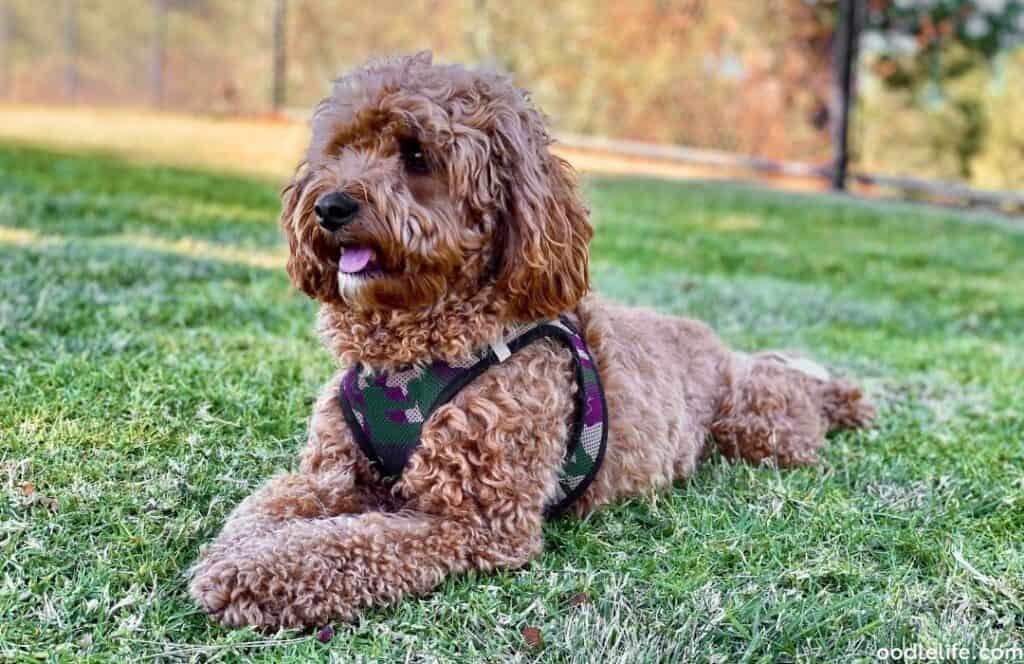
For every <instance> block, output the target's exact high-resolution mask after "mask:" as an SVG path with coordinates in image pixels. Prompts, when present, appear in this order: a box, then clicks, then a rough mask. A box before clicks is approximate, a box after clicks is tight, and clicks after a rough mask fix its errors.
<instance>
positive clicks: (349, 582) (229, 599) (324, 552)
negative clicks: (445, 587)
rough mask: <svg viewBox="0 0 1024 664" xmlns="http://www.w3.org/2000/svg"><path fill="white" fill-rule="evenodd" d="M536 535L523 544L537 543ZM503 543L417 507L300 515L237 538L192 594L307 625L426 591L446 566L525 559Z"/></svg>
mask: <svg viewBox="0 0 1024 664" xmlns="http://www.w3.org/2000/svg"><path fill="white" fill-rule="evenodd" d="M535 540H536V541H535V543H534V544H533V545H531V546H529V547H528V548H530V549H535V550H539V546H540V538H539V533H538V534H537V535H536V538H535ZM501 549H502V547H496V546H494V544H493V538H492V537H491V535H490V533H489V532H488V531H487V529H486V528H484V527H482V526H480V525H474V524H471V523H469V522H465V521H457V520H451V519H449V518H446V517H442V516H435V515H428V514H424V513H420V512H412V511H403V512H397V513H386V512H370V513H365V514H353V515H344V516H338V517H331V518H324V519H313V520H298V521H292V522H289V523H287V524H285V525H283V526H281V527H280V528H278V529H276V530H274V531H273V532H271V533H269V534H267V535H264V536H262V537H257V538H248V539H243V540H241V541H240V542H239V543H238V544H237V545H236V546H235V548H234V549H233V550H232V551H231V552H230V553H229V554H227V555H224V556H221V557H220V558H218V559H217V560H216V561H215V562H213V563H212V564H210V565H208V566H207V567H206V568H205V569H204V570H203V573H202V575H201V576H198V577H197V578H196V579H195V580H194V582H193V584H192V594H193V596H195V597H196V598H197V599H198V600H199V602H200V603H201V604H202V606H203V608H205V609H206V610H207V611H208V612H210V613H211V614H212V615H214V616H216V617H217V618H218V619H219V620H220V622H222V623H223V624H225V625H231V626H242V625H253V626H256V627H260V628H263V629H274V628H278V627H301V626H315V625H321V624H324V623H326V622H327V621H329V620H331V619H332V618H334V619H341V620H348V619H352V618H354V617H355V615H356V613H357V611H358V610H359V609H361V608H364V607H369V606H381V605H386V604H390V603H392V602H394V601H396V600H398V599H399V598H400V597H402V596H404V595H408V594H422V593H426V592H428V591H430V590H431V589H433V588H434V587H436V586H437V585H438V584H439V583H440V582H441V581H442V580H443V579H444V578H445V577H446V576H447V575H448V574H450V573H452V572H458V571H461V570H465V569H468V568H470V567H474V566H483V567H492V566H494V565H495V564H501V563H502V562H504V563H506V564H507V563H511V562H516V563H518V564H522V562H525V560H527V559H528V558H529V555H523V554H527V553H528V552H526V551H520V552H519V555H512V556H509V555H508V554H510V553H512V551H508V550H506V552H505V554H504V555H502V554H500V551H501ZM498 557H501V558H502V559H501V560H498V559H496V558H498Z"/></svg>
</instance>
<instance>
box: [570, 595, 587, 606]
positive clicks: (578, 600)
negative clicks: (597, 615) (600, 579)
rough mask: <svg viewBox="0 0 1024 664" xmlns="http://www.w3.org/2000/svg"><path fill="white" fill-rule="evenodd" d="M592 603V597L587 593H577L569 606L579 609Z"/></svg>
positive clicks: (571, 598)
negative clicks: (578, 607)
mask: <svg viewBox="0 0 1024 664" xmlns="http://www.w3.org/2000/svg"><path fill="white" fill-rule="evenodd" d="M589 601H590V596H589V595H587V593H576V594H575V595H573V596H572V597H570V598H569V606H572V607H577V606H583V605H584V604H586V603H587V602H589Z"/></svg>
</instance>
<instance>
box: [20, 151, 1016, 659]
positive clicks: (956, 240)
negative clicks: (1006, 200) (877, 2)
mask: <svg viewBox="0 0 1024 664" xmlns="http://www.w3.org/2000/svg"><path fill="white" fill-rule="evenodd" d="M587 190H588V196H589V199H590V201H591V203H592V205H593V208H594V210H595V216H596V220H597V235H596V239H595V241H594V245H593V251H594V272H595V277H596V282H597V285H598V288H599V290H601V291H603V292H604V293H606V294H608V295H611V296H613V297H616V298H619V299H621V300H625V301H629V302H636V303H643V304H648V305H653V306H655V307H658V308H659V309H662V310H664V311H670V312H674V313H679V314H687V315H692V316H694V317H697V318H701V319H703V320H706V321H708V322H709V323H711V324H712V325H714V326H715V327H716V328H717V329H718V330H719V331H720V332H721V334H722V335H723V336H724V337H725V338H726V339H727V340H728V341H729V342H731V343H732V344H735V345H737V346H740V347H743V348H749V349H753V348H759V347H762V346H776V347H787V348H797V349H802V350H805V351H807V352H809V353H810V354H812V355H814V356H815V357H817V358H820V359H821V360H823V361H825V362H827V363H828V364H829V365H830V366H832V367H834V368H835V369H837V370H838V371H840V372H843V373H850V374H854V375H856V376H859V377H861V378H862V379H863V382H864V384H865V385H866V387H867V389H868V391H869V392H870V393H871V394H872V395H873V397H874V398H875V399H876V400H877V401H878V402H879V404H880V406H881V412H880V418H879V423H878V426H877V427H876V428H875V429H874V430H871V431H867V432H856V433H851V434H842V435H838V436H835V437H834V438H833V439H832V441H831V444H830V446H829V448H828V451H827V454H826V457H825V462H824V463H823V464H821V465H820V466H818V467H815V468H810V469H803V470H798V471H792V472H781V473H780V472H776V471H773V470H770V469H755V468H750V467H747V466H743V465H737V466H733V465H729V464H728V463H725V462H723V461H722V460H721V459H717V458H716V459H713V460H712V461H710V462H709V463H707V464H705V465H704V467H703V468H702V470H701V471H700V472H699V474H698V475H697V476H696V477H695V478H694V479H693V480H692V481H690V482H687V483H685V484H681V485H679V486H677V487H676V489H675V490H674V491H672V492H671V493H669V494H666V495H661V496H658V497H657V499H656V500H654V501H653V502H651V501H647V500H635V501H633V502H630V503H628V504H624V505H621V506H618V507H615V508H612V509H608V510H606V511H603V512H601V513H599V514H597V515H594V516H593V517H592V518H590V519H589V520H586V521H576V520H571V519H569V520H562V521H558V522H556V523H553V524H551V525H550V526H548V528H547V539H548V546H547V553H546V554H545V555H544V557H543V558H541V559H540V560H539V561H537V562H535V563H534V564H532V565H530V566H529V567H528V568H527V569H525V570H521V571H518V572H508V573H502V574H496V575H467V576H460V577H457V578H454V579H450V580H449V581H447V582H446V583H445V584H444V585H443V586H442V587H441V588H440V589H439V590H438V592H436V593H435V594H433V595H431V596H429V597H426V598H423V599H410V600H408V601H405V602H403V603H401V604H400V605H398V606H396V607H394V608H391V609H387V610H381V611H375V612H371V613H367V614H366V615H364V617H363V620H362V621H361V623H360V624H359V625H338V626H337V633H336V635H335V636H334V638H333V640H331V641H330V642H329V643H328V644H326V645H325V644H321V643H320V642H318V641H317V640H316V639H315V638H312V637H310V636H308V635H301V634H294V633H288V634H281V635H278V636H277V637H274V642H272V643H267V642H266V641H265V640H264V637H262V636H260V635H258V634H255V633H253V632H249V631H239V632H229V631H226V630H224V629H221V628H220V627H217V626H215V625H214V624H212V623H211V622H210V621H209V620H208V619H207V618H206V617H205V616H204V615H202V614H200V613H198V612H197V610H196V609H195V607H194V606H193V605H192V603H191V602H190V601H189V599H188V597H187V594H186V589H185V581H184V572H185V570H186V569H187V568H188V566H189V565H190V564H191V563H192V561H193V560H194V559H195V557H196V552H197V549H198V547H199V545H200V544H201V543H203V542H204V541H206V540H208V539H209V538H210V537H211V536H212V535H214V534H215V533H216V532H217V530H218V529H219V528H220V525H221V523H222V521H223V519H224V517H225V515H226V514H227V513H228V511H229V510H230V509H231V508H232V506H233V505H235V504H236V503H237V502H238V501H239V500H241V499H242V498H243V497H244V496H245V495H247V494H248V493H249V492H250V491H251V490H252V489H253V488H254V487H256V486H257V485H258V484H259V483H260V481H261V480H262V479H263V478H265V477H266V476H268V475H270V474H271V473H273V472H274V471H276V470H280V469H284V468H288V467H289V466H291V465H292V464H293V463H294V462H295V459H296V453H297V450H298V449H299V447H300V445H301V444H302V440H303V436H304V430H305V426H306V418H307V416H308V414H309V411H310V406H311V402H312V399H313V397H314V395H315V394H316V393H317V390H318V387H319V386H320V384H321V383H322V382H323V381H325V380H326V379H327V378H328V376H329V375H330V374H331V372H332V371H333V366H332V361H331V359H330V358H329V357H328V356H327V354H326V353H325V352H324V351H322V350H321V348H320V345H319V343H318V341H317V339H316V336H315V334H314V332H313V316H314V306H313V305H312V304H311V303H310V302H308V301H306V300H305V299H304V298H303V297H300V296H299V295H298V294H297V293H295V292H293V290H292V288H291V287H290V286H289V284H288V282H287V280H286V277H285V274H284V270H283V269H281V267H279V264H280V263H281V260H282V257H283V248H282V241H281V239H280V237H279V234H278V230H277V228H276V223H275V217H276V211H277V198H276V194H275V187H274V186H272V185H269V184H266V183H264V182H260V181H249V180H242V179H235V178H229V177H223V176H218V175H210V174H204V173H200V172H191V171H183V170H175V169H169V168H156V167H138V166H129V165H126V164H124V163H121V162H117V161H115V160H113V159H107V158H102V157H95V156H71V155H60V154H55V153H50V152H44V151H38V150H34V149H30V148H25V147H14V146H11V145H8V146H6V147H0V659H4V658H7V657H9V658H12V659H16V660H19V659H33V658H38V659H51V660H70V659H74V658H79V657H87V658H92V659H94V660H97V661H103V660H109V659H112V658H115V657H116V658H117V659H124V660H126V661H133V660H135V659H140V658H141V657H143V656H156V657H168V656H172V655H181V656H185V657H197V658H202V657H205V656H214V655H216V656H220V657H225V658H227V659H228V660H237V659H240V658H243V657H245V656H248V655H249V654H252V655H254V656H257V657H259V658H266V659H267V660H272V661H296V662H300V661H307V660H308V659H309V658H311V657H323V658H325V659H326V658H327V657H328V656H331V657H334V658H336V659H337V660H338V661H346V660H349V659H351V658H353V657H355V656H363V657H365V658H367V659H370V660H377V659H381V660H392V659H394V660H396V661H400V660H402V659H403V658H405V657H406V653H407V652H412V653H413V655H412V658H413V659H417V658H419V659H431V658H435V657H436V658H438V659H441V660H455V659H459V660H483V661H493V662H506V661H515V660H524V661H532V660H538V659H543V660H545V661H579V662H598V661H645V660H657V659H659V658H661V659H664V660H669V661H678V660H680V659H687V658H688V659H697V660H707V659H711V660H715V661H721V662H736V661H740V660H748V661H787V660H816V659H826V660H832V659H837V658H839V657H841V656H848V655H852V656H860V657H864V658H871V657H873V654H874V652H875V651H876V650H877V649H878V648H879V647H882V646H892V645H900V646H911V645H914V644H916V643H920V644H922V645H924V646H929V645H946V646H949V645H954V644H960V645H965V646H972V645H973V646H980V645H982V644H988V645H1001V646H1010V645H1020V644H1024V414H1022V413H1024V344H1022V342H1024V224H1022V225H1021V226H1019V227H1014V225H1013V224H1012V223H1005V222H1001V221H999V220H997V219H987V218H982V217H967V216H966V215H961V214H959V213H955V212H939V211H934V210H927V209H922V208H913V207H910V206H899V205H882V204H877V203H862V202H857V201H846V200H843V199H840V198H834V197H821V196H818V197H815V196H797V195H791V194H778V193H768V192H762V191H758V190H755V189H752V188H746V187H743V186H739V185H721V184H699V183H692V184H690V183H687V184H679V183H665V182H654V181H642V180H591V181H588V183H587ZM525 628H537V629H539V630H540V633H541V635H542V637H543V644H542V645H541V646H539V647H536V646H531V645H529V644H527V642H526V640H525V639H524V636H523V630H524V629H525ZM277 641H281V642H280V643H278V642H277Z"/></svg>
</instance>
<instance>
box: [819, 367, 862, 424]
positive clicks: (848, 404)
mask: <svg viewBox="0 0 1024 664" xmlns="http://www.w3.org/2000/svg"><path fill="white" fill-rule="evenodd" d="M821 408H822V413H823V414H824V415H825V419H827V420H828V429H829V431H834V430H836V429H859V428H861V427H866V426H868V425H869V424H871V423H872V422H874V420H875V414H876V411H875V404H873V403H872V402H871V400H870V399H869V398H868V397H867V396H866V395H865V394H864V391H863V390H861V389H860V387H858V386H857V385H854V384H853V383H851V382H850V381H847V380H842V379H831V380H829V381H828V382H826V383H825V384H824V385H823V386H822V388H821Z"/></svg>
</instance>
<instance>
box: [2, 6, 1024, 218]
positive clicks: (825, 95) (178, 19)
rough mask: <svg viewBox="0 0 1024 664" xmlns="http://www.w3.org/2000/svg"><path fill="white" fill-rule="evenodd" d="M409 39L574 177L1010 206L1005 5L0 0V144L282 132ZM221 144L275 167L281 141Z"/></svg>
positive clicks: (1014, 174) (1022, 92)
mask: <svg viewBox="0 0 1024 664" xmlns="http://www.w3.org/2000/svg"><path fill="white" fill-rule="evenodd" d="M421 49H431V50H432V51H433V52H434V54H435V59H436V60H440V61H459V62H465V63H469V64H478V63H484V64H489V65H494V66H498V67H501V68H503V69H507V70H510V71H512V72H514V73H515V75H516V78H517V80H518V82H519V83H520V84H521V85H522V86H524V87H526V88H527V89H529V90H530V92H531V93H532V95H533V96H534V98H535V99H536V100H537V102H538V104H539V105H540V106H541V107H542V108H543V109H544V110H545V111H546V112H547V113H548V115H549V116H550V118H551V122H552V124H553V126H554V128H555V130H556V133H558V134H559V137H560V138H561V139H562V140H563V143H564V144H565V146H566V150H567V151H569V152H575V156H576V157H577V158H578V161H580V163H582V164H583V166H584V167H587V166H593V167H594V168H595V169H603V170H621V171H632V170H640V171H648V170H652V169H653V170H655V171H658V170H659V169H660V170H661V171H663V172H665V173H667V174H669V175H673V174H674V175H680V176H684V177H749V178H755V179H769V180H771V181H772V182H773V183H776V184H780V185H783V186H789V187H797V188H823V187H828V186H830V185H839V186H844V185H846V186H850V187H851V188H856V189H858V190H859V191H862V192H863V193H879V192H882V193H888V194H893V193H895V194H898V195H902V196H907V197H913V198H928V199H933V200H940V201H942V202H947V203H956V204H982V205H988V206H994V207H998V208H1002V209H1004V210H1005V211H1011V212H1012V211H1019V210H1020V209H1022V208H1024V197H1022V196H1021V194H1020V193H1013V192H1020V190H1022V189H1024V110H1022V109H1024V1H1022V0H844V1H843V2H840V1H839V0H833V1H828V0H760V1H758V2H751V1H749V0H715V1H714V2H712V1H711V0H628V1H627V0H568V1H564V0H562V1H557V0H527V1H524V2H515V3H511V2H499V1H497V0H412V1H410V0H405V1H403V0H374V1H373V2H340V1H333V0H0V104H2V105H3V106H2V108H3V109H4V110H5V113H4V114H3V115H2V116H0V120H2V123H3V124H4V125H6V126H5V127H3V128H2V129H0V132H3V133H5V134H8V135H18V134H19V133H23V134H25V135H26V136H28V137H33V138H36V137H37V136H35V134H40V135H45V136H47V137H49V138H51V139H52V140H59V139H61V138H62V137H61V136H58V135H59V134H62V133H69V134H71V135H70V136H67V137H63V138H64V140H67V141H84V140H86V139H87V137H85V136H83V134H95V133H96V132H99V133H104V126H101V125H103V124H104V122H103V120H102V119H101V118H99V116H96V115H92V116H90V117H89V118H85V117H84V116H82V114H81V113H79V114H77V115H69V114H68V113H67V111H66V109H65V113H64V114H57V115H48V114H47V113H46V112H45V111H44V109H43V108H41V107H46V108H47V109H50V110H51V111H52V110H53V107H56V106H59V107H65V106H68V105H77V106H79V107H81V106H88V107H100V108H108V109H109V108H115V107H123V108H130V109H133V110H135V111H141V110H144V109H159V110H161V111H177V112H187V113H189V114H193V115H196V114H198V115H200V116H203V117H205V118H206V119H210V118H211V117H214V118H219V119H221V120H223V119H226V118H246V119H248V120H249V121H256V122H258V123H260V124H264V125H266V124H273V123H278V124H280V125H285V124H288V123H289V122H297V123H301V121H302V120H304V119H305V118H307V117H308V114H309V109H311V108H312V106H313V105H314V104H315V102H316V101H317V100H318V99H319V98H321V97H322V96H323V95H324V94H325V93H326V91H327V90H328V87H329V82H330V81H331V79H333V78H335V77H337V76H338V75H339V74H340V73H342V72H344V71H345V70H347V69H349V68H351V67H353V66H355V65H358V64H359V63H361V62H363V61H365V60H366V59H367V57H369V56H372V55H378V54H391V53H396V52H397V53H407V52H413V51H417V50H421ZM845 67H849V76H848V78H847V77H845V76H844V71H845V70H844V68H845ZM847 100H848V101H849V102H850V105H849V108H850V109H851V112H850V114H849V118H850V120H849V127H848V129H846V127H845V123H844V122H843V118H844V112H843V109H844V106H845V102H846V101H847ZM178 120H179V122H180V121H182V120H181V118H179V119H178ZM155 122H156V120H154V118H152V117H149V116H147V115H145V114H142V115H139V114H136V115H132V116H130V117H128V116H122V117H120V118H119V119H116V120H115V121H114V122H113V126H111V127H106V129H107V130H109V131H114V132H115V133H124V136H125V137H135V136H136V135H135V134H133V133H132V128H131V127H129V126H128V125H132V126H138V127H142V128H143V129H141V130H140V131H141V132H142V135H153V134H154V133H160V132H157V131H156V129H155V128H156V126H157V125H156V124H154V123H155ZM107 124H108V125H109V124H110V123H109V122H108V123H107ZM125 132H126V133H125ZM241 134H242V135H243V136H248V138H247V139H245V140H246V141H248V142H252V141H257V140H261V139H260V138H259V137H260V136H264V138H263V139H262V140H266V141H267V142H268V143H269V144H271V145H272V146H276V147H278V148H279V149H281V151H282V152H287V153H288V155H289V158H288V159H285V161H288V162H290V163H289V164H288V167H290V166H291V165H292V163H293V160H292V158H291V157H292V156H294V154H297V153H298V150H299V144H300V143H301V131H297V132H295V133H289V134H287V136H288V138H286V139H282V138H279V137H278V134H276V133H273V132H270V133H269V134H268V133H266V132H262V130H253V131H252V132H249V131H243V132H241ZM843 136H848V143H847V141H843ZM608 139H612V140H608ZM105 140H108V139H105ZM132 140H135V139H134V138H132ZM153 140H154V141H155V140H157V139H156V138H154V139H153ZM166 140H167V141H170V142H176V141H177V142H181V141H186V142H187V138H186V137H185V135H180V134H179V135H177V137H175V136H173V135H172V136H170V137H167V138H166ZM623 141H627V142H623ZM108 142H109V141H108ZM283 146H287V147H283ZM667 146H675V148H677V149H671V148H668V147H667ZM193 149H195V146H193ZM225 149H227V148H226V147H225ZM844 152H845V153H847V154H848V161H849V169H850V173H851V175H850V177H849V178H846V177H843V178H842V181H841V182H836V179H837V178H836V177H835V176H836V167H837V156H838V157H839V158H840V159H842V160H843V162H844V163H845V161H846V159H845V158H843V153H844ZM253 157H254V159H255V161H262V160H264V159H265V160H268V161H273V160H276V159H278V156H277V155H276V154H273V153H270V152H260V151H258V150H257V151H256V152H254V154H253ZM275 166H279V165H275Z"/></svg>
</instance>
